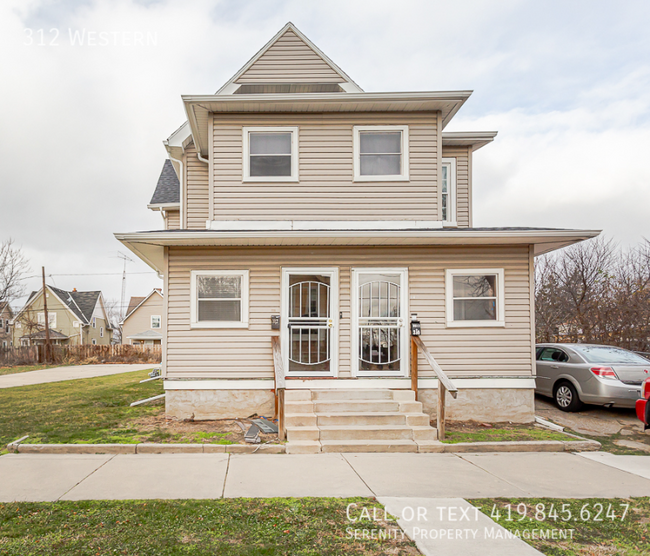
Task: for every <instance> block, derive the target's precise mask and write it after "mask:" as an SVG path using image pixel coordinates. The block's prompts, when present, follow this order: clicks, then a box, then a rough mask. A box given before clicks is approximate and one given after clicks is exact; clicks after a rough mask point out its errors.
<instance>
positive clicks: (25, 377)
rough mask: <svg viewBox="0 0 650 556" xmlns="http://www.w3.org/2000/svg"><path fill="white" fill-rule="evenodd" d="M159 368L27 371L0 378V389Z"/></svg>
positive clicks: (82, 367) (116, 366)
mask: <svg viewBox="0 0 650 556" xmlns="http://www.w3.org/2000/svg"><path fill="white" fill-rule="evenodd" d="M154 367H160V363H145V364H141V363H138V364H136V365H132V364H119V363H115V364H112V363H111V364H106V365H72V366H69V367H51V368H50V369H41V370H39V371H27V372H26V373H15V374H12V375H2V376H0V388H13V387H14V386H31V385H33V384H44V383H46V382H61V381H63V380H75V379H79V378H93V377H96V376H108V375H117V374H120V373H130V372H133V371H141V370H144V369H153V368H154Z"/></svg>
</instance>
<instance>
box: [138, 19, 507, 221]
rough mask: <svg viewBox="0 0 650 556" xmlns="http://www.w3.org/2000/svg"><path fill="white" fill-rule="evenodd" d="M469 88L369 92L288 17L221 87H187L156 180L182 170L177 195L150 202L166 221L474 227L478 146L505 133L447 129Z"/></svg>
mask: <svg viewBox="0 0 650 556" xmlns="http://www.w3.org/2000/svg"><path fill="white" fill-rule="evenodd" d="M470 94H471V91H437V92H403V93H385V92H383V93H382V92H380V93H366V92H364V91H363V90H362V89H361V88H360V87H359V86H358V85H357V84H356V83H355V82H354V81H353V80H352V79H351V78H350V77H349V76H348V75H347V74H346V73H345V72H344V71H343V70H342V69H341V68H339V67H338V66H337V65H336V64H335V63H334V62H332V60H330V59H329V58H328V57H327V56H326V55H325V54H324V53H323V52H322V51H321V50H320V49H319V48H318V47H316V46H315V45H314V44H313V43H312V42H311V41H310V40H309V39H308V38H307V37H305V35H303V34H302V33H301V32H300V31H299V30H298V29H297V28H296V27H295V26H294V25H293V24H291V23H288V24H287V25H286V26H285V27H284V28H283V29H281V30H280V32H279V33H278V34H277V35H276V36H275V37H273V39H271V40H270V41H269V42H268V43H267V44H266V45H265V46H264V47H263V48H262V49H261V50H260V51H259V52H258V53H257V54H256V55H255V56H253V57H252V58H251V59H250V60H249V61H248V62H247V63H246V64H245V65H244V66H243V67H242V68H241V69H240V70H239V71H238V72H237V73H236V74H235V75H234V76H233V77H232V78H231V79H230V80H229V81H228V82H227V83H225V84H224V85H223V86H222V87H221V88H220V89H219V90H218V91H217V93H216V94H213V95H184V96H183V97H182V98H183V102H184V105H185V110H186V113H187V116H188V121H187V122H186V123H185V124H184V125H183V126H181V127H180V128H179V129H178V130H177V131H176V132H174V134H172V136H170V138H169V139H168V140H167V141H165V147H166V149H167V151H168V153H169V156H170V161H168V162H166V166H165V168H163V172H162V174H161V180H159V184H158V188H157V190H156V193H158V192H159V190H160V191H164V190H165V188H166V187H167V186H168V184H170V183H172V182H173V181H174V180H173V179H164V176H165V175H167V176H168V177H169V171H171V170H173V172H174V174H175V175H176V176H177V178H178V185H177V186H175V187H176V189H175V190H174V192H177V198H178V203H177V205H170V206H167V207H164V206H163V205H162V204H160V203H159V204H156V203H154V202H153V200H154V199H152V203H151V204H150V208H154V209H157V210H161V211H164V214H165V216H166V220H165V222H166V228H167V229H178V228H180V229H206V228H207V229H214V230H229V229H256V228H259V227H260V226H262V224H261V223H262V222H263V223H264V224H263V226H266V227H268V226H271V227H272V228H275V229H303V228H304V229H308V228H310V227H314V226H318V227H320V228H327V227H332V228H337V229H363V228H379V229H381V228H387V229H395V228H428V229H435V228H443V227H461V228H468V227H471V226H472V153H473V151H475V150H476V149H478V148H480V147H482V146H484V145H486V144H487V143H488V142H490V141H492V140H493V138H494V136H495V135H496V133H494V132H478V133H447V132H444V131H443V130H444V128H445V127H446V126H447V124H448V123H449V122H450V121H451V119H452V118H453V117H454V115H455V114H456V113H457V112H458V110H459V109H460V108H461V106H462V105H463V104H464V102H465V101H466V100H467V99H468V98H469V96H470ZM170 191H171V190H170ZM154 198H156V196H155V195H154ZM166 198H167V197H165V199H166ZM169 198H171V196H170V197H169ZM174 198H176V197H174ZM177 209H178V211H179V212H175V211H176V210H177Z"/></svg>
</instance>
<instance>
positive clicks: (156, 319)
mask: <svg viewBox="0 0 650 556" xmlns="http://www.w3.org/2000/svg"><path fill="white" fill-rule="evenodd" d="M161 323H162V319H161V318H160V315H151V328H160V327H161Z"/></svg>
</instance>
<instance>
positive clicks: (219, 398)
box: [165, 388, 535, 423]
mask: <svg viewBox="0 0 650 556" xmlns="http://www.w3.org/2000/svg"><path fill="white" fill-rule="evenodd" d="M418 400H419V401H420V402H421V403H422V406H423V411H424V412H425V413H427V414H428V415H429V416H430V417H431V419H432V420H433V419H435V418H436V408H437V403H438V390H437V389H435V388H423V389H420V390H419V392H418ZM165 404H166V407H165V410H166V413H167V415H170V416H172V417H176V418H178V419H196V420H212V419H233V418H240V419H241V418H246V417H250V416H251V415H253V414H257V415H263V416H266V417H272V416H273V413H274V410H275V401H274V395H273V390H230V389H228V390H204V389H201V390H167V395H166V397H165ZM447 419H448V420H450V421H480V422H483V423H499V422H504V421H510V422H512V423H531V422H533V421H534V420H535V392H534V390H533V389H531V388H489V389H479V388H471V389H465V390H462V389H459V392H458V397H457V398H456V399H453V398H451V397H448V399H447Z"/></svg>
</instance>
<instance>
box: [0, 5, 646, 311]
mask: <svg viewBox="0 0 650 556" xmlns="http://www.w3.org/2000/svg"><path fill="white" fill-rule="evenodd" d="M287 21H292V22H293V23H294V24H295V25H296V26H297V27H298V28H299V29H300V30H301V31H302V32H303V33H305V34H306V35H307V36H308V37H309V38H310V39H311V40H312V41H313V42H314V43H315V44H317V45H318V46H319V47H320V48H321V49H322V50H323V51H324V52H325V53H326V54H327V55H328V56H329V57H330V58H332V59H333V60H334V61H335V62H336V63H338V64H339V66H341V68H343V70H344V71H345V72H347V73H348V74H349V75H350V76H351V77H352V78H353V79H354V80H355V81H356V82H357V83H358V84H359V85H360V86H361V87H362V88H363V89H365V90H366V91H420V90H427V91H434V90H453V89H472V90H474V91H475V92H474V94H473V95H472V97H471V98H470V100H469V101H468V102H467V103H466V104H465V106H464V107H463V108H462V110H461V111H460V112H459V114H458V115H457V116H456V118H455V119H454V120H453V121H452V122H451V123H450V125H449V127H448V128H447V130H448V131H460V130H471V131H475V130H497V131H499V135H498V137H497V139H496V141H495V142H494V143H493V144H491V145H489V146H487V147H485V148H483V149H482V150H480V151H478V153H476V155H475V163H474V195H475V198H474V224H475V225H477V226H552V227H567V228H597V229H603V230H604V231H605V233H606V234H607V235H608V236H610V237H614V238H615V239H617V240H618V241H620V242H621V243H623V244H632V243H635V242H638V241H641V240H642V237H644V236H645V237H649V238H650V222H649V216H650V210H649V209H650V187H649V186H650V156H648V153H647V152H646V151H647V150H648V149H649V148H650V122H649V116H650V96H649V94H648V91H649V90H650V33H649V32H648V29H649V28H650V25H649V24H650V2H648V1H647V0H642V1H631V0H626V1H625V2H613V1H611V2H610V1H597V0H596V1H595V0H589V1H574V2H571V1H568V0H563V1H561V2H560V1H558V2H555V1H549V0H545V1H544V2H539V1H523V0H499V1H498V2H495V1H493V0H491V1H458V0H448V1H433V0H424V1H409V0H400V1H399V2H396V1H395V0H391V1H379V0H363V1H362V0H345V1H338V0H335V1H332V0H327V1H322V2H315V1H313V2H311V1H305V0H287V1H281V0H278V1H276V0H262V1H246V0H228V1H217V0H211V1H208V0H203V1H201V0H198V1H193V2H187V1H171V0H170V1H164V0H163V1H140V2H137V1H133V0H131V1H129V0H122V1H120V0H117V1H115V0H111V1H108V0H107V1H95V2H93V1H68V2H64V1H55V0H50V1H45V0H3V1H2V3H1V4H0V53H1V54H0V60H1V64H0V75H1V78H0V79H1V81H0V83H1V85H0V99H1V100H2V102H0V130H1V132H2V133H0V156H1V162H2V164H0V187H1V188H2V189H1V191H2V195H1V196H0V240H3V239H6V238H8V237H9V236H11V237H13V238H14V239H15V241H16V242H17V243H18V244H19V245H21V246H22V247H23V249H24V251H25V253H26V255H27V256H28V258H29V260H30V263H31V267H32V273H31V274H40V268H41V266H42V265H45V267H46V271H47V273H48V274H53V275H54V276H53V277H52V279H51V280H50V282H51V283H53V284H54V285H56V286H58V287H60V288H64V289H72V288H73V287H76V288H77V289H80V290H82V289H101V290H102V291H103V292H104V295H105V296H106V298H108V299H119V297H120V288H121V276H120V273H121V271H122V261H121V260H120V259H118V258H117V255H118V251H122V252H125V253H126V252H127V250H126V249H125V248H124V247H122V246H121V244H120V243H119V242H118V241H117V240H115V239H114V237H113V232H128V231H135V230H146V229H160V227H161V218H160V216H159V214H157V213H153V212H151V211H149V210H147V208H146V205H147V202H148V201H149V199H150V198H151V195H152V193H153V189H154V186H155V183H156V180H157V178H158V174H159V172H160V168H161V166H162V163H163V160H164V159H165V157H166V153H165V150H164V148H163V146H162V140H163V139H165V138H167V137H168V136H169V135H170V134H171V133H172V132H173V131H174V130H175V129H176V128H177V127H178V126H179V125H180V124H181V123H183V121H184V120H185V116H184V111H183V106H182V102H181V98H180V95H181V94H209V93H214V92H215V91H216V90H217V89H218V88H219V87H220V86H221V85H222V84H223V83H224V82H225V81H227V80H228V79H229V78H230V77H231V76H232V75H233V74H234V73H235V72H236V71H237V70H238V69H239V68H240V67H241V66H242V65H244V63H245V62H246V61H247V60H248V59H249V58H250V57H251V56H253V55H254V54H255V53H256V52H257V50H259V48H261V47H262V46H263V45H264V44H265V43H266V42H267V41H268V40H269V39H270V38H271V37H272V36H273V35H274V34H275V33H276V32H277V31H278V30H279V29H280V28H281V27H282V26H283V25H284V24H285V23H286V22H287ZM40 30H42V31H40ZM93 32H94V33H95V34H94V35H93V34H92V33H93ZM102 32H103V33H104V35H99V33H102ZM102 37H103V38H102ZM93 41H94V44H93ZM80 43H83V44H80ZM106 43H108V44H106ZM132 258H133V259H135V256H133V257H132ZM127 269H128V271H129V272H130V273H131V274H129V276H128V279H127V299H128V296H130V295H145V294H146V293H147V292H148V291H150V290H151V288H152V287H157V286H160V284H161V281H160V280H159V279H158V278H157V277H156V275H155V273H153V272H151V271H150V269H149V267H147V266H146V265H145V264H144V263H142V262H139V261H136V262H133V263H128V265H127ZM66 274H68V275H70V274H75V275H76V276H64V275H66ZM91 274H92V275H91ZM27 287H28V289H36V288H38V287H39V281H38V279H36V278H33V279H30V280H28V281H27Z"/></svg>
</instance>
